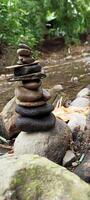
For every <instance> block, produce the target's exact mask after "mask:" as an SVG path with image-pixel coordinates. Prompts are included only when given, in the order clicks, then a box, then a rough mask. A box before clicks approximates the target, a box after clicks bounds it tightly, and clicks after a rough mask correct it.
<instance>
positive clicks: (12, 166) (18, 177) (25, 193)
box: [0, 155, 90, 200]
mask: <svg viewBox="0 0 90 200" xmlns="http://www.w3.org/2000/svg"><path fill="white" fill-rule="evenodd" d="M0 162H1V163H2V164H0V200H5V199H6V200H7V199H12V200H15V199H17V197H18V199H20V200H26V199H30V200H36V199H42V200H55V199H57V200H66V199H67V200H76V199H77V198H78V200H89V199H90V186H89V185H88V184H87V183H85V182H84V181H82V180H81V179H80V178H79V177H78V176H76V175H75V174H73V173H71V172H70V171H68V170H67V169H65V168H63V167H61V166H59V165H57V164H55V163H53V162H51V161H50V160H48V159H46V158H43V157H42V158H40V157H39V156H37V155H23V156H12V157H10V156H7V157H5V156H4V157H2V159H1V160H0ZM2 174H3V176H2ZM6 177H7V178H6Z"/></svg>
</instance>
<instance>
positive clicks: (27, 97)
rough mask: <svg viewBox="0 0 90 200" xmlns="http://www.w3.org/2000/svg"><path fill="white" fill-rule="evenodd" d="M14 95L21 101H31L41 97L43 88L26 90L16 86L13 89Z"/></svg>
mask: <svg viewBox="0 0 90 200" xmlns="http://www.w3.org/2000/svg"><path fill="white" fill-rule="evenodd" d="M15 96H16V98H17V99H18V100H20V101H21V102H32V101H37V100H39V99H41V98H42V96H43V90H42V89H41V88H38V89H37V90H28V89H26V88H24V87H23V86H18V87H17V88H16V89H15Z"/></svg>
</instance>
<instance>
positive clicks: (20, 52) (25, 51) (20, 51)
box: [17, 48, 31, 56]
mask: <svg viewBox="0 0 90 200" xmlns="http://www.w3.org/2000/svg"><path fill="white" fill-rule="evenodd" d="M17 54H18V56H30V54H31V51H30V50H29V49H24V48H21V49H18V50H17Z"/></svg>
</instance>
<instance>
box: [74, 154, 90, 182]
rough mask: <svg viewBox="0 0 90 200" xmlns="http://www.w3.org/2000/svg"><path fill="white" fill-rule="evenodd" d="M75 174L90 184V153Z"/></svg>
mask: <svg viewBox="0 0 90 200" xmlns="http://www.w3.org/2000/svg"><path fill="white" fill-rule="evenodd" d="M74 172H75V174H77V175H78V176H80V178H82V179H83V180H84V181H86V182H87V183H90V151H89V152H88V153H87V154H86V156H85V158H84V160H83V161H82V163H81V164H80V165H79V166H78V167H77V168H76V169H75V171H74Z"/></svg>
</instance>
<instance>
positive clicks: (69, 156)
mask: <svg viewBox="0 0 90 200" xmlns="http://www.w3.org/2000/svg"><path fill="white" fill-rule="evenodd" d="M75 159H76V156H75V154H74V153H73V151H71V150H68V151H67V152H66V154H65V156H64V158H63V166H70V165H71V164H72V162H73V161H75Z"/></svg>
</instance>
